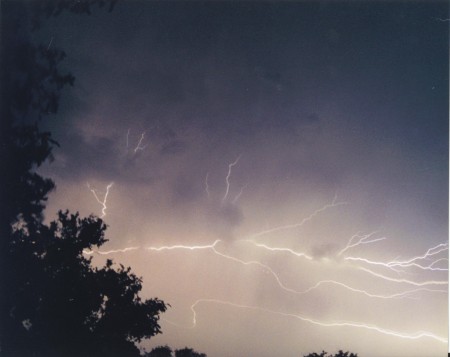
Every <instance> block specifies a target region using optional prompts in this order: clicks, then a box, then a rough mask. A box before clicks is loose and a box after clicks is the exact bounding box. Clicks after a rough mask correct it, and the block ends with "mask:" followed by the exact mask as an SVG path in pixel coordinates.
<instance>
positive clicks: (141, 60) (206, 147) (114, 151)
mask: <svg viewBox="0 0 450 357" xmlns="http://www.w3.org/2000/svg"><path fill="white" fill-rule="evenodd" d="M448 18H449V14H448V4H446V3H445V2H441V3H435V4H431V3H430V2H425V1H423V2H411V1H408V2H381V1H380V2H362V1H361V2H314V3H308V2H226V3H222V2H209V3H205V2H164V3H162V2H144V1H139V2H138V1H122V2H119V3H118V4H117V5H116V7H115V8H114V11H113V12H112V13H108V12H107V11H104V10H97V9H96V10H95V11H93V13H92V15H90V16H76V15H73V14H62V15H60V16H58V17H56V18H53V19H50V20H49V21H47V22H46V24H45V27H44V28H43V29H42V30H41V31H39V32H38V33H36V34H35V35H34V36H36V37H37V38H38V39H39V40H40V41H42V42H43V43H44V44H48V46H56V47H59V48H62V49H64V50H65V52H66V53H67V59H66V60H65V61H64V64H63V67H64V68H65V69H66V70H67V71H70V72H71V73H72V74H73V75H74V76H75V77H76V81H75V86H74V87H73V88H71V89H66V90H65V92H64V95H63V98H62V101H61V106H60V110H59V112H58V114H57V115H56V117H49V118H47V119H46V120H45V121H44V122H43V123H42V124H43V126H44V127H45V128H48V129H50V130H51V131H52V133H53V136H54V137H55V139H56V140H58V142H59V143H60V144H61V147H60V148H58V149H56V150H55V151H54V156H55V161H54V162H53V163H52V164H50V165H47V166H46V167H44V168H43V169H42V170H41V172H42V173H45V174H46V175H47V176H50V177H52V178H53V179H54V180H55V182H56V185H57V188H56V191H55V192H54V193H52V194H51V196H50V199H49V203H48V206H47V210H46V217H47V219H48V220H51V219H53V218H54V217H55V214H56V211H57V210H58V209H65V208H69V209H70V210H72V211H80V213H81V214H83V215H89V214H95V215H98V216H103V218H104V220H105V222H106V223H107V224H108V226H109V228H108V231H107V237H108V238H109V242H108V243H107V244H106V245H104V246H103V247H102V248H101V250H100V252H91V254H93V255H94V257H95V261H96V262H99V263H101V262H102V261H104V259H106V258H112V259H114V261H116V262H117V263H122V264H124V265H130V266H131V267H132V268H133V271H134V272H135V273H136V274H137V275H139V276H142V277H143V279H144V288H143V293H142V296H143V297H144V298H150V297H158V298H161V299H163V300H164V301H165V302H167V303H169V304H170V305H171V308H170V309H169V310H168V312H166V313H165V314H163V315H162V320H161V326H162V328H163V334H162V335H159V336H157V337H155V338H152V339H151V340H149V341H146V342H144V343H143V344H142V347H145V348H146V349H147V350H148V349H151V348H152V347H154V346H157V345H162V344H169V345H170V346H172V347H173V348H182V347H184V346H189V347H192V348H194V349H195V350H197V351H201V352H204V353H206V354H208V356H212V357H214V356H243V357H244V356H261V357H265V356H267V357H269V356H300V355H302V354H307V353H309V352H312V351H317V352H320V351H322V350H323V349H324V350H327V351H330V352H333V351H337V350H338V349H344V350H350V351H353V352H357V353H358V354H359V355H361V356H365V357H375V356H377V357H380V356H381V357H383V356H389V357H394V356H418V357H419V356H421V357H423V356H430V357H432V356H443V355H444V354H445V353H446V352H447V339H448V338H447V337H448V306H447V305H448V271H447V268H448V259H447V258H448V217H449V216H448V113H449V111H448V97H449V91H448V85H449V84H448V78H449V73H448V64H449V61H448V59H449V57H448V49H449V36H448V25H449V22H448ZM111 183H112V185H111ZM106 193H107V195H106V200H105V194H106ZM103 203H104V205H103ZM86 253H89V252H86Z"/></svg>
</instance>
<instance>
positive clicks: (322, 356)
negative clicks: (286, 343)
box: [304, 350, 358, 357]
mask: <svg viewBox="0 0 450 357" xmlns="http://www.w3.org/2000/svg"><path fill="white" fill-rule="evenodd" d="M304 357H358V355H357V354H355V353H352V352H344V351H342V350H339V351H338V353H335V354H334V355H331V354H327V352H325V351H322V352H321V353H316V352H313V353H310V354H308V355H306V356H304Z"/></svg>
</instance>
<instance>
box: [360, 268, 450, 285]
mask: <svg viewBox="0 0 450 357" xmlns="http://www.w3.org/2000/svg"><path fill="white" fill-rule="evenodd" d="M358 269H359V270H362V271H365V272H366V273H369V274H371V275H373V276H376V277H377V278H380V279H383V280H386V281H392V282H396V283H403V284H410V285H415V286H426V285H448V281H442V280H428V281H422V282H416V281H412V280H407V279H397V278H391V277H389V276H386V275H383V274H379V273H376V272H374V271H372V270H370V269H367V268H363V267H358Z"/></svg>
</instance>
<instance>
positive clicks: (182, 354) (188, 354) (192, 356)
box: [175, 347, 206, 357]
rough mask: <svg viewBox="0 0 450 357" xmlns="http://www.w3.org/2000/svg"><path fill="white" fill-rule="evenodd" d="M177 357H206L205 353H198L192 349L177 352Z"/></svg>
mask: <svg viewBox="0 0 450 357" xmlns="http://www.w3.org/2000/svg"><path fill="white" fill-rule="evenodd" d="M175 357H206V355H205V354H204V353H198V352H196V351H194V350H193V349H192V348H187V347H185V348H183V349H181V350H176V351H175Z"/></svg>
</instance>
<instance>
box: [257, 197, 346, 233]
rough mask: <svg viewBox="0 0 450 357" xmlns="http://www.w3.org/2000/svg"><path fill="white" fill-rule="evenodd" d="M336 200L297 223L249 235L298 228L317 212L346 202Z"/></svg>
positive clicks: (335, 198)
mask: <svg viewBox="0 0 450 357" xmlns="http://www.w3.org/2000/svg"><path fill="white" fill-rule="evenodd" d="M336 200H337V197H336V196H335V197H334V199H333V201H332V202H331V203H329V204H326V205H325V206H323V207H321V208H319V209H317V210H315V211H314V212H313V213H311V214H310V215H309V216H308V217H306V218H303V219H302V220H301V221H300V222H298V223H293V224H288V225H285V226H278V227H274V228H271V229H267V230H265V231H261V232H259V233H256V234H253V235H251V236H250V238H256V237H260V236H263V235H266V234H270V233H274V232H277V231H281V230H286V229H292V228H299V227H301V226H303V225H304V224H305V223H306V222H308V221H310V220H312V219H313V218H314V217H315V216H317V215H318V214H319V213H321V212H323V211H325V210H327V209H328V208H332V207H337V206H341V205H345V204H347V202H336Z"/></svg>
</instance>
